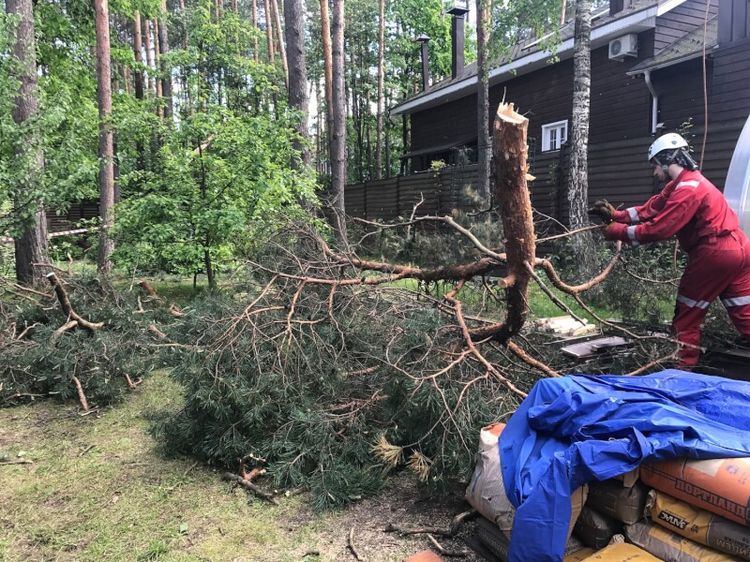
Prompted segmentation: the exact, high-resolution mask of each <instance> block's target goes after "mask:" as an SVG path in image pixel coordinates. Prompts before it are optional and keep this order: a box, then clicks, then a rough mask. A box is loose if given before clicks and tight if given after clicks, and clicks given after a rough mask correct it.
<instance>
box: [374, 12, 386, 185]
mask: <svg viewBox="0 0 750 562" xmlns="http://www.w3.org/2000/svg"><path fill="white" fill-rule="evenodd" d="M378 4H379V5H378V11H379V14H380V19H379V20H378V117H377V119H378V120H377V126H376V131H375V136H376V139H375V176H376V177H377V178H378V179H380V178H382V177H383V113H384V111H385V108H384V104H383V83H384V81H385V0H380V1H379V3H378ZM386 177H387V175H386Z"/></svg>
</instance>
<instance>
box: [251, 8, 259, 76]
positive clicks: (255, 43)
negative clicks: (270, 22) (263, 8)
mask: <svg viewBox="0 0 750 562" xmlns="http://www.w3.org/2000/svg"><path fill="white" fill-rule="evenodd" d="M252 19H253V31H257V29H258V0H253V11H252ZM253 60H254V61H255V62H260V53H259V52H258V37H257V36H256V35H253Z"/></svg>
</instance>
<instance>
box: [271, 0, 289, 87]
mask: <svg viewBox="0 0 750 562" xmlns="http://www.w3.org/2000/svg"><path fill="white" fill-rule="evenodd" d="M270 1H271V6H272V9H271V12H272V13H273V19H274V22H275V23H276V25H275V26H274V29H275V30H276V40H277V41H278V45H279V56H280V57H281V68H283V69H284V84H285V85H286V87H287V89H288V88H289V65H288V63H287V58H286V47H285V46H284V38H283V37H282V31H281V15H280V14H279V4H278V3H277V2H276V0H270Z"/></svg>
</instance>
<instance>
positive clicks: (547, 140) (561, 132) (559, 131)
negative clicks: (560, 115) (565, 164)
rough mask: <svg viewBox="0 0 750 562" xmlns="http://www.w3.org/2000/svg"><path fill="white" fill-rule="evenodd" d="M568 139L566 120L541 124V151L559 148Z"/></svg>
mask: <svg viewBox="0 0 750 562" xmlns="http://www.w3.org/2000/svg"><path fill="white" fill-rule="evenodd" d="M566 140H568V121H567V120H565V121H555V122H554V123H547V124H546V125H542V152H548V151H550V150H560V147H561V146H562V145H563V144H564V143H565V141H566Z"/></svg>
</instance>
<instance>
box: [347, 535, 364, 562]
mask: <svg viewBox="0 0 750 562" xmlns="http://www.w3.org/2000/svg"><path fill="white" fill-rule="evenodd" d="M347 546H348V547H349V550H351V551H352V554H353V555H354V558H355V559H356V560H359V561H360V562H362V561H364V560H365V559H364V558H362V556H361V555H360V554H359V551H358V550H357V547H356V546H354V527H352V528H351V529H349V537H348V538H347Z"/></svg>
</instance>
